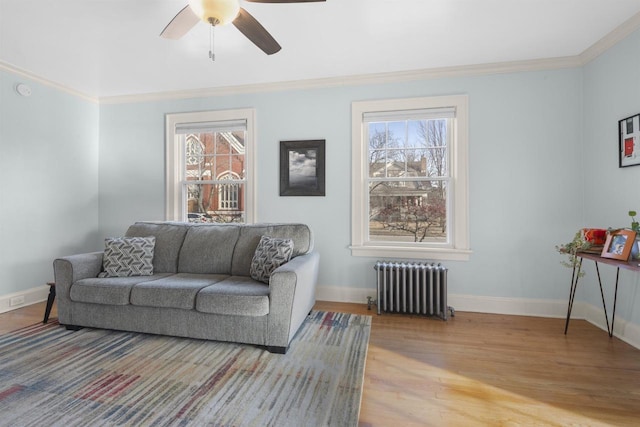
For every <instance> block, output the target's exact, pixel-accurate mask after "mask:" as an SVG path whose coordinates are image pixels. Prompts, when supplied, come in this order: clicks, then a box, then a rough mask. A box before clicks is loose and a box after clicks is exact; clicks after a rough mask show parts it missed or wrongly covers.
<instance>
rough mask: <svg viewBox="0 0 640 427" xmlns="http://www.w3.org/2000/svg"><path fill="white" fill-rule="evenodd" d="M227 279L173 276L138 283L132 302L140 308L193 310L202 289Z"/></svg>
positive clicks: (216, 275)
mask: <svg viewBox="0 0 640 427" xmlns="http://www.w3.org/2000/svg"><path fill="white" fill-rule="evenodd" d="M227 277H229V276H228V275H223V274H190V273H178V274H172V275H170V276H167V277H164V278H162V279H158V280H153V281H151V282H140V283H136V284H135V285H134V286H133V288H132V289H131V298H130V301H131V304H133V305H139V306H147V307H171V308H183V309H185V310H193V308H194V307H195V304H196V302H195V301H196V295H197V294H198V291H200V289H202V288H205V287H207V286H209V285H212V284H214V283H216V282H220V281H222V280H224V279H226V278H227ZM169 321H170V320H169Z"/></svg>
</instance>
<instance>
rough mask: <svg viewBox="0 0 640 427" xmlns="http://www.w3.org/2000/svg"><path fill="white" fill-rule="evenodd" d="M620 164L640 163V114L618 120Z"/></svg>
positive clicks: (631, 164) (623, 165) (622, 165)
mask: <svg viewBox="0 0 640 427" xmlns="http://www.w3.org/2000/svg"><path fill="white" fill-rule="evenodd" d="M618 136H619V141H618V159H619V160H618V166H619V167H621V168H626V167H628V166H637V165H640V114H636V115H635V116H631V117H627V118H626V119H622V120H620V121H619V122H618Z"/></svg>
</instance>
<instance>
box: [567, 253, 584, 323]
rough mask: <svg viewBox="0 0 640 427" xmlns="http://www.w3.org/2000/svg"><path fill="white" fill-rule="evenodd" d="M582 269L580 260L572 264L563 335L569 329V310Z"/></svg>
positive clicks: (571, 307)
mask: <svg viewBox="0 0 640 427" xmlns="http://www.w3.org/2000/svg"><path fill="white" fill-rule="evenodd" d="M581 268H582V258H580V261H578V262H575V263H574V264H573V274H572V275H571V288H570V289H569V306H568V307H567V321H566V322H565V324H564V334H565V335H566V334H567V329H569V319H571V310H573V300H574V298H575V296H576V289H577V288H578V279H579V278H580V269H581Z"/></svg>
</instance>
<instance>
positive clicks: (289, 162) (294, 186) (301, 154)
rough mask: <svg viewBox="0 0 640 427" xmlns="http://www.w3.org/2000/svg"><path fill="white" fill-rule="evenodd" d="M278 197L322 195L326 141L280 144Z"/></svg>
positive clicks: (286, 142)
mask: <svg viewBox="0 0 640 427" xmlns="http://www.w3.org/2000/svg"><path fill="white" fill-rule="evenodd" d="M280 195H281V196H324V195H325V140H324V139H315V140H306V141H280Z"/></svg>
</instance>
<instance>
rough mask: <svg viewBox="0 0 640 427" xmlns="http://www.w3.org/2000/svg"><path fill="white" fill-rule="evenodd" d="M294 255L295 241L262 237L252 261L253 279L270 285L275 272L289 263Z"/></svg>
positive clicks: (251, 272) (251, 271)
mask: <svg viewBox="0 0 640 427" xmlns="http://www.w3.org/2000/svg"><path fill="white" fill-rule="evenodd" d="M292 253H293V240H291V239H279V238H276V237H269V236H262V237H261V238H260V243H258V247H257V248H256V251H255V253H254V254H253V259H252V260H251V269H250V271H249V273H250V274H251V278H252V279H253V280H258V281H260V282H264V283H267V284H268V283H269V278H271V273H273V270H275V269H276V268H278V267H280V266H281V265H283V264H286V263H287V262H289V260H290V259H291V254H292Z"/></svg>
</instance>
